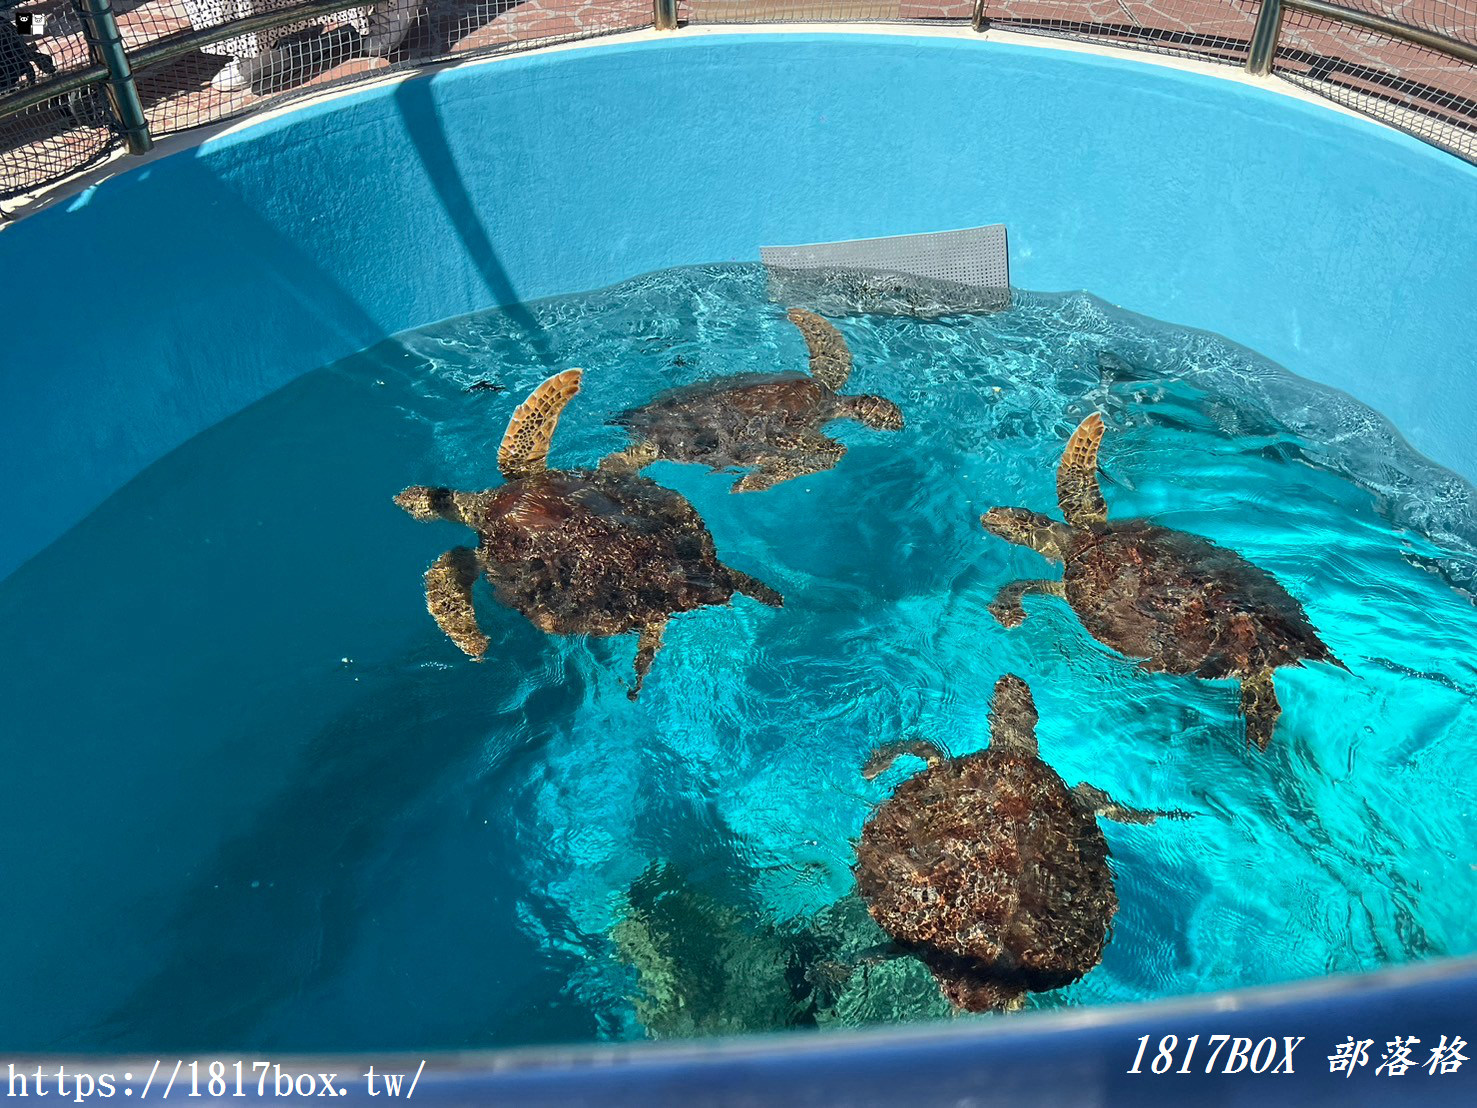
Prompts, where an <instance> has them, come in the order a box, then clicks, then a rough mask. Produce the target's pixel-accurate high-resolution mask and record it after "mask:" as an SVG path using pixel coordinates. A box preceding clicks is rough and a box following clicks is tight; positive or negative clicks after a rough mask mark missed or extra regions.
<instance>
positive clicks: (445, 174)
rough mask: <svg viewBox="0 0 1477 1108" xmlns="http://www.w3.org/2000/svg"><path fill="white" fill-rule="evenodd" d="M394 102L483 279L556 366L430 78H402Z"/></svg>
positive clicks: (547, 338) (546, 360)
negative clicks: (501, 254)
mask: <svg viewBox="0 0 1477 1108" xmlns="http://www.w3.org/2000/svg"><path fill="white" fill-rule="evenodd" d="M395 102H396V104H397V106H398V107H399V109H400V116H401V119H402V120H403V121H404V123H405V133H406V135H407V136H408V137H409V138H410V142H411V145H412V146H414V147H415V152H416V154H417V156H418V157H419V158H420V160H421V166H422V168H423V169H424V170H425V173H426V179H427V180H428V181H429V182H430V183H431V186H432V188H434V189H435V190H436V195H437V196H438V197H439V198H440V200H441V207H442V208H443V210H445V212H446V214H447V216H448V217H449V218H450V219H451V222H452V225H453V226H454V227H455V228H456V231H457V235H458V236H459V237H460V238H461V241H462V244H463V246H464V247H465V248H466V251H467V254H468V256H469V257H470V258H471V259H472V262H473V264H474V265H476V267H477V272H478V273H479V274H481V276H482V281H483V284H485V285H486V286H487V289H488V291H489V292H491V293H492V294H493V295H494V296H495V297H496V298H497V300H498V302H499V305H500V306H501V307H502V310H503V311H504V312H506V313H507V315H508V317H509V318H510V319H511V320H512V321H513V322H514V323H516V324H517V325H518V326H519V327H520V328H521V329H522V330H523V332H524V335H525V337H526V339H527V341H528V344H529V345H530V346H531V347H533V349H534V350H535V351H536V352H537V354H538V356H539V359H540V361H542V362H543V364H545V365H547V366H553V365H554V349H553V343H552V342H551V341H550V336H549V335H548V333H547V332H546V331H545V330H544V328H543V326H542V325H541V324H540V323H539V321H538V320H537V319H536V318H535V317H534V315H533V313H532V312H530V311H529V310H528V309H527V308H526V307H524V306H523V304H522V302H521V301H522V298H521V296H520V295H519V294H518V291H517V290H516V289H515V288H514V287H513V282H512V280H511V278H509V276H508V272H507V270H506V269H504V268H503V264H502V262H501V261H500V260H499V258H498V254H497V248H496V247H495V246H493V243H492V238H491V236H490V235H489V234H488V232H487V228H486V226H485V224H484V223H483V221H482V217H481V216H480V215H479V213H478V211H477V205H476V203H475V202H474V201H473V199H472V195H471V193H470V192H468V191H467V186H466V183H465V182H464V181H463V179H462V173H461V170H460V169H459V168H458V167H457V164H456V156H455V154H454V153H453V151H452V149H451V143H450V142H449V141H448V140H447V136H446V131H445V128H444V127H443V126H442V124H441V117H440V116H439V114H438V113H437V111H436V100H435V97H434V95H433V94H432V89H431V81H430V80H426V79H420V80H411V81H402V82H401V83H400V84H399V85H398V86H396V88H395Z"/></svg>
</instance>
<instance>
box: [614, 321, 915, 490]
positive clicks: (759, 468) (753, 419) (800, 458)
mask: <svg viewBox="0 0 1477 1108" xmlns="http://www.w3.org/2000/svg"><path fill="white" fill-rule="evenodd" d="M789 319H790V322H791V323H793V324H795V326H796V327H798V328H799V329H800V333H801V334H802V335H803V336H805V344H806V346H807V347H809V349H810V375H809V376H806V375H805V374H801V373H745V374H737V375H734V376H731V377H719V378H717V379H715V380H711V381H699V382H697V383H696V384H691V385H684V386H682V387H681V388H676V389H672V390H670V391H668V392H664V393H662V394H660V395H659V396H657V397H656V398H655V399H653V400H652V401H651V402H650V403H648V404H645V405H643V406H642V407H640V408H633V409H630V410H629V411H625V412H621V413H620V414H618V415H616V416H615V417H613V418H612V419H611V420H610V422H611V423H612V424H615V425H617V426H620V427H625V428H626V429H627V430H628V431H629V432H630V434H631V440H632V445H631V447H630V448H629V449H627V450H625V451H623V452H622V453H620V454H612V455H611V456H610V457H609V458H608V459H606V462H607V464H611V465H622V466H626V467H628V468H632V469H640V468H642V467H643V466H647V465H650V464H651V463H652V462H655V461H658V460H661V459H665V460H667V461H673V462H699V463H702V464H703V465H706V466H709V467H710V468H711V469H713V470H714V471H717V470H722V469H731V468H736V467H743V466H751V467H753V468H752V469H750V471H749V472H748V473H745V474H744V475H743V476H741V477H740V478H738V480H737V481H735V482H734V484H733V491H734V492H753V491H755V490H756V489H767V488H771V487H772V486H774V485H777V484H779V483H780V482H782V481H788V480H790V478H792V477H800V476H803V475H805V474H810V473H820V472H822V471H823V470H827V469H831V468H832V467H833V466H835V465H836V463H837V462H839V461H840V460H841V458H842V456H843V455H845V453H846V447H845V446H844V445H842V444H841V443H839V442H837V441H836V440H835V439H833V438H831V437H829V436H828V435H826V434H824V433H822V431H821V428H822V427H824V426H825V425H826V424H827V423H829V422H831V421H832V420H836V419H854V420H858V421H859V422H861V423H864V424H866V425H867V426H868V427H871V428H873V429H875V430H878V431H899V430H901V429H902V426H903V413H902V412H901V411H899V410H898V406H897V405H896V404H894V403H893V402H892V401H891V400H888V399H886V398H884V397H881V396H844V395H842V393H841V389H842V388H844V387H845V386H846V382H847V380H848V379H850V377H851V350H850V349H848V347H847V345H846V340H845V339H844V338H843V337H842V336H841V332H840V331H838V330H836V328H835V327H833V326H832V325H831V324H829V323H827V322H826V321H825V320H824V319H822V318H821V317H820V316H818V315H816V314H815V313H814V312H807V311H802V310H801V309H799V308H797V309H795V310H793V311H791V312H790V314H789Z"/></svg>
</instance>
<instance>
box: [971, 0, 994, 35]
mask: <svg viewBox="0 0 1477 1108" xmlns="http://www.w3.org/2000/svg"><path fill="white" fill-rule="evenodd" d="M969 25H970V26H971V27H973V28H974V29H975V30H976V31H981V32H983V31H984V29H985V28H986V27H987V26H989V20H987V19H986V18H985V0H974V12H973V13H972V14H971V15H970V17H969Z"/></svg>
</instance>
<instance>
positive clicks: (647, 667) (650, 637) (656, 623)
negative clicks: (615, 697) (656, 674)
mask: <svg viewBox="0 0 1477 1108" xmlns="http://www.w3.org/2000/svg"><path fill="white" fill-rule="evenodd" d="M666 630H667V617H666V616H663V617H662V618H661V619H654V620H652V621H651V622H650V623H648V624H647V625H646V626H645V627H643V628H641V640H640V641H639V642H638V643H637V644H636V683H635V684H634V685H632V686H631V687H630V688H629V689H627V690H626V699H628V700H635V699H636V698H637V697H638V696H640V695H641V686H642V685H643V684H644V683H645V682H646V675H647V673H649V672H650V671H651V663H652V661H653V660H654V659H655V658H656V652H657V651H658V650H660V649H661V648H662V635H663V634H664V633H665V632H666Z"/></svg>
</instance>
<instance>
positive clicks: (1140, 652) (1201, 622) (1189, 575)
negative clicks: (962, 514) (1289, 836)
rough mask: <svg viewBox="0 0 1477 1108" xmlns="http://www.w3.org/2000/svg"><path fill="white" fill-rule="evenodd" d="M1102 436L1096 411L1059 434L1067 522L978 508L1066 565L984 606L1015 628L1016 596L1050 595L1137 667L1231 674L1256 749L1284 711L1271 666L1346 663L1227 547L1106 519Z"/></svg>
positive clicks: (1288, 599)
mask: <svg viewBox="0 0 1477 1108" xmlns="http://www.w3.org/2000/svg"><path fill="white" fill-rule="evenodd" d="M1102 438H1103V419H1102V416H1100V415H1098V414H1097V413H1096V412H1094V413H1093V414H1092V415H1090V416H1088V417H1087V418H1086V419H1084V420H1083V421H1082V424H1081V426H1079V427H1078V428H1077V430H1076V431H1075V432H1074V433H1073V435H1072V437H1071V439H1070V440H1069V441H1068V443H1067V449H1066V452H1065V453H1064V454H1063V455H1062V461H1061V465H1060V467H1059V468H1058V469H1057V477H1056V489H1057V500H1058V502H1059V503H1060V504H1061V508H1062V513H1063V514H1064V515H1065V516H1066V518H1067V522H1066V523H1058V522H1056V521H1055V520H1053V519H1051V518H1050V517H1048V516H1045V515H1042V514H1041V513H1040V512H1032V511H1028V510H1027V509H1025V508H992V509H990V510H989V511H988V512H986V513H985V514H984V515H983V516H982V517H980V522H981V523H983V524H984V526H985V529H986V530H987V531H989V532H990V533H991V534H994V535H998V536H999V537H1000V538H1002V539H1006V540H1008V541H1010V542H1013V543H1019V544H1020V545H1022V546H1029V547H1030V548H1031V549H1032V550H1035V551H1037V552H1038V553H1040V554H1044V555H1045V556H1046V557H1048V558H1051V559H1053V560H1054V561H1061V562H1064V563H1065V564H1066V571H1065V573H1064V575H1063V578H1062V580H1060V581H1042V580H1030V581H1016V582H1014V583H1012V584H1009V585H1006V586H1005V587H1004V588H1003V589H1001V590H1000V593H999V594H998V595H997V596H996V598H995V601H994V603H992V604H991V605H990V611H991V612H992V613H993V614H994V615H995V618H996V619H998V620H999V621H1000V622H1001V623H1002V624H1003V625H1004V626H1006V627H1015V626H1017V625H1018V624H1019V623H1020V622H1021V621H1022V620H1024V619H1025V618H1026V612H1025V608H1024V607H1023V606H1022V604H1021V600H1022V598H1023V597H1025V596H1028V595H1030V594H1032V593H1040V594H1045V595H1050V596H1059V597H1062V598H1063V599H1065V600H1066V601H1067V603H1068V604H1070V605H1071V606H1072V608H1073V609H1074V610H1075V611H1076V613H1077V615H1078V617H1079V618H1080V619H1081V620H1082V623H1083V625H1084V626H1085V627H1086V628H1087V631H1088V633H1089V634H1091V635H1092V636H1093V637H1094V638H1095V639H1098V640H1099V641H1100V642H1103V643H1106V644H1107V645H1108V646H1111V647H1112V648H1113V649H1114V650H1117V651H1119V652H1120V653H1122V654H1126V655H1129V656H1130V657H1134V658H1141V659H1144V660H1143V661H1142V662H1140V668H1141V669H1144V670H1146V671H1148V672H1160V673H1189V674H1194V675H1195V676H1197V677H1204V678H1222V677H1229V678H1239V679H1240V681H1241V711H1242V713H1243V714H1244V715H1245V716H1246V739H1247V742H1248V744H1250V743H1255V744H1256V746H1257V748H1258V749H1259V750H1266V749H1267V744H1268V743H1269V742H1271V741H1272V731H1273V729H1274V728H1275V727H1276V725H1277V717H1278V716H1279V715H1281V713H1282V709H1281V707H1280V706H1279V705H1278V703H1277V693H1276V690H1275V689H1274V688H1273V686H1272V671H1273V670H1274V669H1276V668H1277V667H1278V666H1296V665H1301V664H1302V663H1303V661H1304V659H1310V660H1312V661H1315V662H1327V663H1329V664H1330V665H1335V666H1338V667H1340V668H1341V669H1347V668H1348V667H1346V666H1344V664H1343V663H1342V662H1340V661H1339V660H1338V659H1337V658H1335V657H1334V656H1333V652H1332V651H1330V650H1329V648H1328V646H1327V645H1326V644H1325V643H1324V642H1323V640H1322V639H1320V638H1319V637H1318V632H1317V630H1316V629H1315V628H1314V627H1313V624H1312V623H1311V622H1310V621H1309V620H1308V617H1307V614H1306V613H1304V611H1303V606H1302V605H1301V604H1299V603H1298V602H1297V600H1295V599H1294V598H1293V597H1292V595H1291V594H1290V593H1288V591H1287V590H1286V589H1284V588H1283V587H1282V586H1281V585H1280V584H1278V583H1277V580H1276V579H1275V578H1274V577H1273V576H1272V575H1271V574H1269V573H1267V572H1266V571H1265V570H1263V569H1259V568H1258V567H1256V566H1254V565H1252V564H1251V563H1250V562H1248V561H1247V560H1246V559H1245V558H1243V557H1241V555H1239V554H1237V553H1236V552H1235V551H1232V550H1227V549H1226V548H1225V547H1222V546H1217V545H1216V544H1215V543H1213V542H1211V541H1210V540H1209V539H1204V538H1201V537H1200V536H1199V535H1191V534H1188V533H1186V532H1184V531H1175V530H1172V529H1170V528H1168V527H1159V526H1156V525H1155V524H1152V523H1150V522H1149V521H1148V520H1144V519H1126V520H1113V521H1110V520H1109V519H1108V518H1107V512H1108V509H1107V505H1106V503H1105V502H1104V501H1103V494H1102V490H1101V489H1100V488H1099V487H1098V480H1097V454H1098V447H1099V445H1100V444H1101V443H1102Z"/></svg>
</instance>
